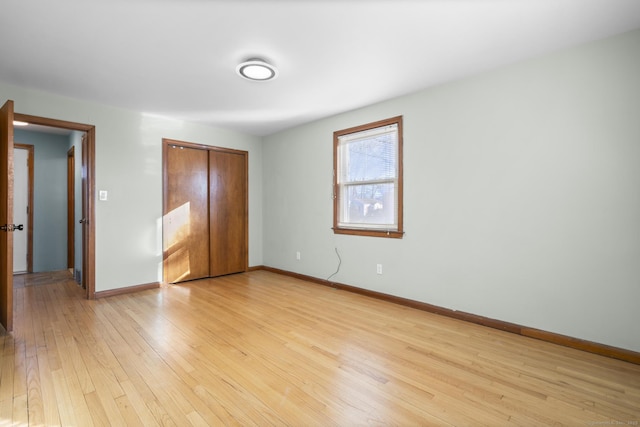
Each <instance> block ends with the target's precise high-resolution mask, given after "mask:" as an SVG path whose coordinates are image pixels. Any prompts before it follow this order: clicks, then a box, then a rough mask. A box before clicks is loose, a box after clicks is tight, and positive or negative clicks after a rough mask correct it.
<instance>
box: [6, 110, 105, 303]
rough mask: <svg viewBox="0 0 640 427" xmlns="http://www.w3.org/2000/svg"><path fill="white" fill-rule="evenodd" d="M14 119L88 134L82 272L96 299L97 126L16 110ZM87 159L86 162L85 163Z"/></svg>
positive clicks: (83, 170) (83, 166)
mask: <svg viewBox="0 0 640 427" xmlns="http://www.w3.org/2000/svg"><path fill="white" fill-rule="evenodd" d="M13 119H14V120H18V121H23V122H27V123H31V124H36V125H42V126H49V127H56V128H62V129H69V130H75V131H80V132H84V133H85V135H86V150H84V151H86V154H85V153H83V164H82V176H83V179H86V183H87V185H86V194H83V199H84V200H85V203H86V206H87V212H86V218H84V222H83V234H85V233H86V239H85V242H86V244H83V245H82V258H83V264H86V267H85V270H84V271H83V272H82V277H83V281H85V287H86V298H87V299H95V294H96V290H95V289H96V286H95V264H96V260H95V257H96V252H95V242H96V239H95V230H96V224H95V174H96V171H95V144H96V127H95V126H94V125H89V124H84V123H76V122H69V121H66V120H58V119H51V118H47V117H39V116H32V115H29V114H21V113H16V112H14V114H13ZM85 159H86V164H85Z"/></svg>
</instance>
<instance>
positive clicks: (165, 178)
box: [162, 138, 249, 282]
mask: <svg viewBox="0 0 640 427" xmlns="http://www.w3.org/2000/svg"><path fill="white" fill-rule="evenodd" d="M172 146H177V147H185V148H194V149H199V150H206V151H207V152H211V151H218V152H226V153H232V154H239V155H242V156H243V157H244V161H245V178H244V179H245V188H246V191H245V199H244V212H245V213H244V218H243V221H244V230H245V233H244V242H243V245H244V251H243V252H244V266H245V268H244V271H248V268H249V267H248V266H249V152H248V151H244V150H236V149H232V148H225V147H218V146H212V145H206V144H198V143H194V142H187V141H180V140H175V139H169V138H163V139H162V212H163V216H164V215H166V213H167V208H168V199H169V194H168V190H169V174H168V167H167V166H168V165H167V160H168V150H170V149H171V147H172ZM163 219H164V218H163ZM163 223H164V221H163ZM162 233H163V234H164V233H165V230H164V227H163V230H162ZM163 237H164V236H163ZM162 241H163V248H162V264H163V280H164V281H165V282H166V281H167V280H166V277H167V276H166V265H167V262H168V260H167V258H168V251H167V250H166V248H165V247H164V238H163V240H162Z"/></svg>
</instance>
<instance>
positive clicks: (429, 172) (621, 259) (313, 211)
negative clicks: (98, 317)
mask: <svg viewBox="0 0 640 427" xmlns="http://www.w3.org/2000/svg"><path fill="white" fill-rule="evenodd" d="M639 52H640V31H635V32H632V33H628V34H624V35H622V36H618V37H615V38H612V39H608V40H604V41H599V42H596V43H592V44H589V45H584V46H582V47H578V48H574V49H571V50H566V51H563V52H559V53H556V54H553V55H550V56H546V57H543V58H538V59H535V60H530V61H527V62H523V63H519V64H515V65H512V66H509V67H506V68H503V69H500V70H496V71H492V72H487V73H484V74H482V75H479V76H475V77H472V78H467V79H464V80H461V81H457V82H453V83H449V84H445V85H442V86H439V87H435V88H432V89H429V90H425V91H423V92H420V93H415V94H412V95H409V96H406V97H402V98H398V99H394V100H390V101H388V102H383V103H380V104H377V105H373V106H370V107H367V108H364V109H361V110H358V111H353V112H350V113H347V114H342V115H338V116H336V117H332V118H329V119H326V120H321V121H318V122H315V123H312V124H308V125H305V126H301V127H298V128H295V129H291V130H289V131H285V132H282V133H278V134H275V135H272V136H269V137H267V138H265V142H264V148H263V156H264V181H265V182H264V193H263V194H264V247H265V250H264V264H265V265H268V266H272V267H276V268H281V269H285V270H290V271H294V272H298V273H302V274H306V275H310V276H314V277H319V278H327V277H328V276H329V275H331V274H332V273H333V272H334V271H335V270H336V268H337V265H338V258H337V256H336V254H335V252H334V248H337V249H338V251H339V253H340V255H341V257H342V266H341V268H340V272H339V273H338V274H337V275H335V276H334V277H333V278H332V280H334V281H336V282H339V283H344V284H349V285H353V286H358V287H361V288H366V289H371V290H374V291H378V292H383V293H387V294H392V295H397V296H401V297H406V298H411V299H414V300H419V301H424V302H427V303H430V304H436V305H439V306H443V307H447V308H451V309H456V310H461V311H465V312H470V313H474V314H477V315H482V316H487V317H490V318H494V319H499V320H504V321H508V322H513V323H517V324H521V325H525V326H530V327H534V328H539V329H543V330H547V331H551V332H555V333H560V334H565V335H569V336H573V337H577V338H582V339H586V340H591V341H595V342H599V343H603V344H608V345H613V346H617V347H621V348H626V349H630V350H634V351H640V311H639V310H638V304H639V303H638V302H639V301H640V54H639ZM396 115H403V116H404V150H405V151H404V168H405V169H404V170H405V173H404V185H405V187H404V188H405V199H404V221H405V231H406V235H405V237H404V239H402V240H395V239H380V238H371V237H358V236H344V235H340V236H338V235H334V234H333V233H332V230H331V226H332V200H331V182H332V172H331V169H332V133H333V131H335V130H340V129H344V128H347V127H351V126H356V125H360V124H364V123H368V122H372V121H375V120H380V119H385V118H388V117H392V116H396ZM296 251H300V252H301V255H302V257H301V258H302V259H301V260H300V261H296V258H295V254H296ZM377 263H381V264H383V271H384V274H383V275H377V274H376V269H375V266H376V264H377Z"/></svg>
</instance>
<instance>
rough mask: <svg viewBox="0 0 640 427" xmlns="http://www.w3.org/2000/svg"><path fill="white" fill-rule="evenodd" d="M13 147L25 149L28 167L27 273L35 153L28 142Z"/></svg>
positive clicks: (30, 256) (30, 253) (30, 252)
mask: <svg viewBox="0 0 640 427" xmlns="http://www.w3.org/2000/svg"><path fill="white" fill-rule="evenodd" d="M13 148H20V149H23V150H27V151H28V152H29V153H28V155H27V156H28V160H27V168H28V172H27V173H28V175H29V189H28V191H29V213H28V214H27V216H28V218H29V219H28V221H29V224H28V225H27V272H28V273H33V191H34V189H33V185H34V181H33V180H34V163H33V159H34V155H35V147H34V146H33V145H30V144H18V143H15V142H14V144H13Z"/></svg>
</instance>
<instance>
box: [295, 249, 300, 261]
mask: <svg viewBox="0 0 640 427" xmlns="http://www.w3.org/2000/svg"><path fill="white" fill-rule="evenodd" d="M296 259H297V260H298V261H300V251H297V252H296Z"/></svg>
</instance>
